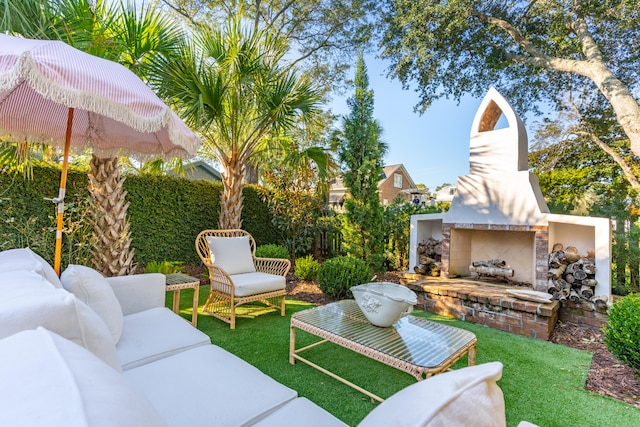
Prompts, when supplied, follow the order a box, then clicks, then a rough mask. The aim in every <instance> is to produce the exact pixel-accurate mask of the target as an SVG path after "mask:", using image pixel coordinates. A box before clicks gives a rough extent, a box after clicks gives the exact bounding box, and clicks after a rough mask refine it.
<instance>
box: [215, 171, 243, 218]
mask: <svg viewBox="0 0 640 427" xmlns="http://www.w3.org/2000/svg"><path fill="white" fill-rule="evenodd" d="M238 165H239V164H238V162H234V164H232V165H229V164H227V165H223V166H224V168H225V173H224V176H223V177H222V184H223V185H224V190H223V191H222V195H221V196H220V228H221V229H223V230H231V229H236V228H242V202H243V197H242V175H243V171H242V168H241V167H239V166H238ZM234 166H236V167H234Z"/></svg>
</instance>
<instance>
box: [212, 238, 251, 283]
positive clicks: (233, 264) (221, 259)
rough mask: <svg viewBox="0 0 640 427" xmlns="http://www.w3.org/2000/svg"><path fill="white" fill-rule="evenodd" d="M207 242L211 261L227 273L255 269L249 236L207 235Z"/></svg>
mask: <svg viewBox="0 0 640 427" xmlns="http://www.w3.org/2000/svg"><path fill="white" fill-rule="evenodd" d="M207 243H208V244H209V251H210V252H211V263H212V264H213V265H215V266H217V267H220V268H222V269H223V270H224V271H226V272H227V274H228V275H232V274H242V273H251V272H254V271H256V266H255V265H254V264H253V254H252V253H251V242H250V241H249V236H242V237H215V236H207Z"/></svg>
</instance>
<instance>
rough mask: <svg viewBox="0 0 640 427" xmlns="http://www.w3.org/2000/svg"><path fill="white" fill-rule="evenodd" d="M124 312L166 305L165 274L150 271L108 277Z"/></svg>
mask: <svg viewBox="0 0 640 427" xmlns="http://www.w3.org/2000/svg"><path fill="white" fill-rule="evenodd" d="M107 282H109V284H110V285H111V288H112V289H113V292H114V293H115V294H116V298H118V301H119V302H120V306H121V307H122V314H124V315H125V316H126V315H127V314H133V313H138V312H140V311H144V310H149V309H151V308H156V307H164V305H165V294H166V290H165V288H166V279H165V276H164V274H160V273H148V274H134V275H131V276H119V277H107Z"/></svg>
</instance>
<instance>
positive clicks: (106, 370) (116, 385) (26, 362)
mask: <svg viewBox="0 0 640 427" xmlns="http://www.w3.org/2000/svg"><path fill="white" fill-rule="evenodd" d="M0 359H1V360H2V363H0V384H2V387H0V425H3V426H36V427H38V426H47V427H58V426H60V427H66V426H77V427H89V426H92V427H97V426H104V427H108V426H119V427H129V426H130V427H138V426H163V425H165V423H164V421H163V420H162V419H161V418H160V416H159V415H158V413H157V411H156V410H155V408H154V407H153V405H152V404H151V403H150V402H149V400H148V399H147V398H146V397H145V396H144V395H143V394H142V392H141V391H140V390H139V389H138V388H136V387H135V386H134V385H133V384H131V382H130V381H129V380H127V379H126V378H125V377H124V376H122V374H119V373H117V372H115V371H114V370H113V369H111V368H110V367H108V366H107V365H105V364H104V363H103V362H102V361H101V360H99V359H98V358H96V357H95V356H94V355H93V354H91V353H90V352H88V351H87V350H85V349H84V348H82V347H80V346H78V345H76V344H74V343H72V342H71V341H68V340H66V339H64V338H62V337H60V336H58V335H56V334H54V333H52V332H50V331H48V330H46V329H44V328H38V329H36V330H29V331H23V332H20V333H18V334H15V335H12V336H10V337H8V338H5V339H3V340H0Z"/></svg>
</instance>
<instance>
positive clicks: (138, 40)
mask: <svg viewBox="0 0 640 427" xmlns="http://www.w3.org/2000/svg"><path fill="white" fill-rule="evenodd" d="M0 30H3V31H10V32H12V33H15V34H19V35H22V36H24V37H30V38H37V39H47V40H62V41H64V42H66V43H67V44H69V45H71V46H74V47H76V48H78V49H80V50H83V51H85V52H88V53H91V54H93V55H96V56H99V57H102V58H106V59H109V60H112V61H116V62H120V63H122V64H123V65H125V66H126V67H128V68H129V69H131V70H132V71H133V72H135V73H136V74H138V76H140V77H142V78H144V76H145V75H146V74H147V73H148V72H149V66H150V65H151V64H152V59H153V58H156V57H158V56H164V55H168V54H169V53H170V52H172V50H173V46H174V45H175V43H176V41H177V40H178V39H179V38H180V36H181V33H180V31H179V28H178V26H177V25H176V24H175V23H174V22H173V21H171V20H170V19H168V18H167V17H166V16H163V15H162V14H161V13H160V11H158V10H156V9H154V8H153V7H150V6H137V5H136V4H135V3H133V2H129V3H125V2H122V3H115V2H112V1H108V0H20V1H14V0H0ZM90 169H91V170H90V173H89V182H90V185H89V189H90V192H91V194H92V196H93V199H94V201H95V205H94V206H95V211H96V212H95V220H94V227H93V239H92V240H93V241H92V245H93V250H92V263H93V265H94V267H96V269H98V270H99V271H100V272H101V273H103V274H104V275H105V276H117V275H123V274H128V273H130V272H132V270H133V268H134V264H133V256H134V250H133V247H132V246H131V233H130V227H129V222H128V219H127V209H128V206H129V204H128V203H126V202H125V196H126V192H125V191H124V190H123V187H122V185H123V182H124V179H125V177H124V176H123V175H121V174H120V168H119V167H118V158H115V157H114V158H100V157H96V156H92V158H91V162H90Z"/></svg>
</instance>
